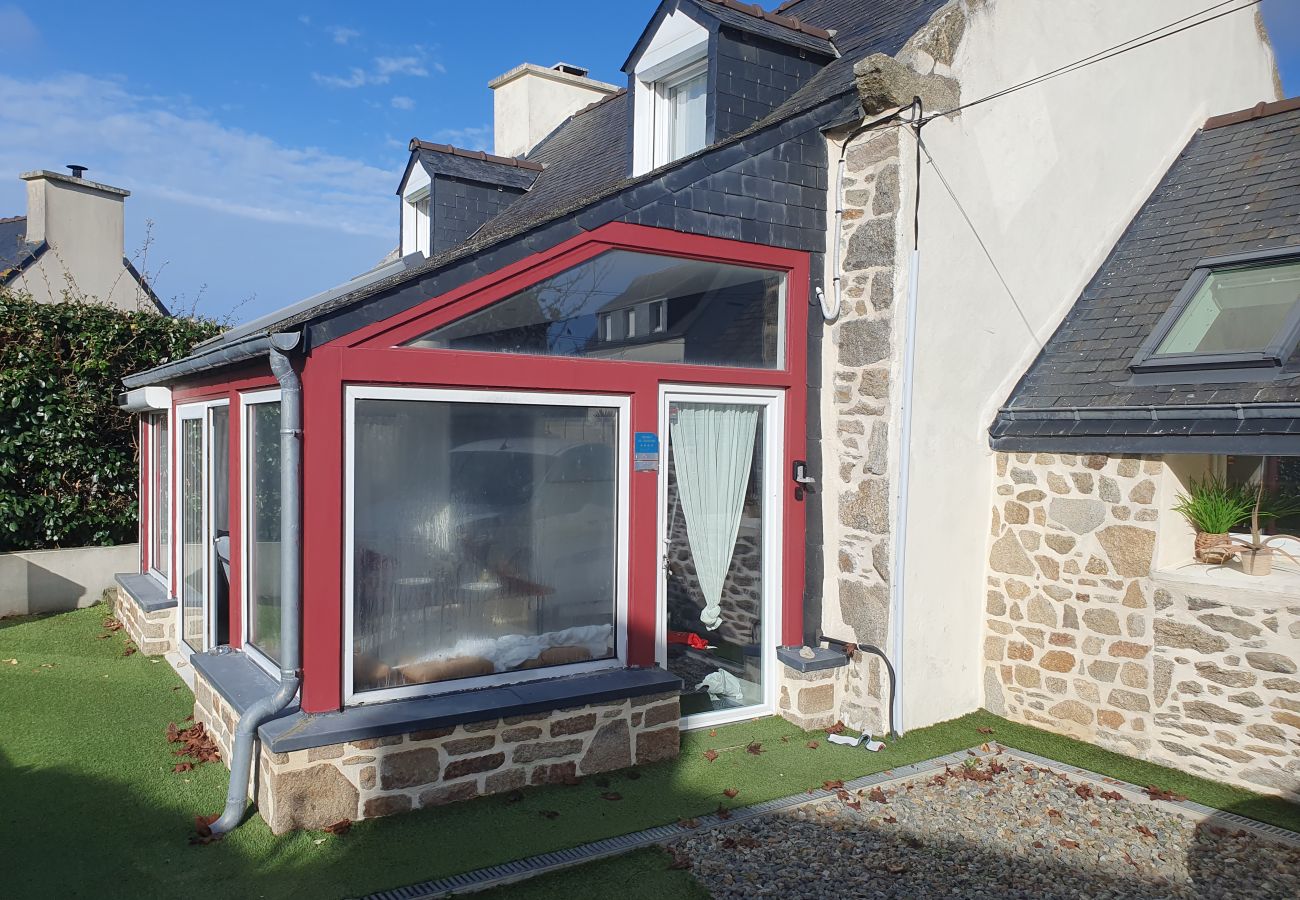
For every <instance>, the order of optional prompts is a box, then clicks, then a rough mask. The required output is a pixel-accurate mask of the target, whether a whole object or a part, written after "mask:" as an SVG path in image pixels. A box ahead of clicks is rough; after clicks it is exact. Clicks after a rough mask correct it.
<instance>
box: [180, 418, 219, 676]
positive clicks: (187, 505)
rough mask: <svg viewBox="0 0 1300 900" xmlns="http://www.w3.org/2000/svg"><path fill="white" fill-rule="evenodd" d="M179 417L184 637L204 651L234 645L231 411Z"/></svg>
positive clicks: (187, 644)
mask: <svg viewBox="0 0 1300 900" xmlns="http://www.w3.org/2000/svg"><path fill="white" fill-rule="evenodd" d="M177 414H178V417H179V419H180V429H179V431H180V433H179V451H180V497H179V500H180V502H179V503H178V504H177V510H178V513H177V516H178V519H179V522H178V531H179V534H180V548H179V553H180V560H179V563H180V583H181V636H182V638H184V640H185V644H186V646H188V647H189V649H191V650H195V651H203V650H206V649H208V648H209V647H213V646H216V645H217V644H219V643H226V642H227V641H228V640H229V635H228V633H227V631H226V630H227V628H228V624H227V623H228V622H229V615H228V612H229V610H228V608H227V607H228V606H229V599H228V598H229V583H230V582H229V565H230V552H229V546H230V537H229V534H230V532H229V518H230V514H229V509H230V506H229V502H230V491H229V484H230V466H229V457H230V454H229V445H230V441H229V425H230V420H229V409H228V407H227V406H226V404H225V402H224V401H222V402H221V403H202V404H194V405H191V406H182V407H180V408H179V409H178V410H177Z"/></svg>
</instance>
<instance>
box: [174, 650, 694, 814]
mask: <svg viewBox="0 0 1300 900" xmlns="http://www.w3.org/2000/svg"><path fill="white" fill-rule="evenodd" d="M194 718H195V721H199V722H203V723H204V724H205V725H206V726H207V727H208V730H209V731H210V732H211V733H212V735H213V739H214V740H215V741H216V742H217V745H218V746H219V747H220V748H221V755H222V758H223V759H225V760H227V763H226V764H227V765H229V759H230V739H231V736H232V735H233V734H234V730H235V726H236V724H237V723H238V717H237V716H236V715H235V713H234V711H233V710H232V709H231V708H230V705H229V703H228V702H227V701H226V700H225V698H224V697H222V696H221V694H220V693H219V692H218V691H216V690H214V689H213V688H212V686H211V685H209V684H208V683H207V682H206V681H205V680H204V678H203V676H202V674H201V673H196V683H195V690H194ZM678 719H679V710H678V702H677V694H675V693H670V694H657V695H652V696H648V697H636V698H633V699H631V700H613V701H609V702H607V703H596V704H591V705H588V706H581V707H573V708H567V709H559V710H553V711H551V712H543V713H533V714H530V715H523V716H511V717H507V718H503V719H491V720H488V721H485V722H472V723H468V724H465V725H457V726H454V727H449V728H437V729H431V730H425V731H414V732H411V733H409V734H398V735H392V736H388V737H379V738H365V739H359V740H355V741H349V742H347V743H341V744H331V745H328V746H324V747H313V748H311V749H309V750H295V751H292V752H290V753H273V752H271V751H270V750H269V749H267V748H265V747H263V748H262V749H261V751H260V753H259V757H258V774H257V783H256V792H257V806H258V811H259V812H260V813H261V815H262V818H263V819H265V820H266V822H267V824H268V825H270V827H271V830H272V831H273V832H275V833H276V834H283V833H284V832H286V831H291V830H293V829H317V828H322V827H324V826H326V825H330V824H333V823H335V822H339V821H341V820H343V819H348V820H352V821H357V820H359V819H372V818H376V817H378V816H388V815H393V814H394V813H400V812H406V811H408V810H411V809H420V808H422V807H426V806H442V805H445V804H448V803H455V802H457V801H460V800H469V799H472V798H474V797H479V796H484V795H487V794H497V793H502V792H504V791H512V790H515V789H517V788H522V787H526V786H528V785H539V784H554V783H564V782H566V781H571V780H572V779H574V778H578V777H582V776H585V775H594V774H597V773H599V772H609V771H612V770H614V769H622V768H627V767H628V766H632V765H642V764H645V763H651V762H658V761H660V760H664V759H671V758H673V757H675V756H677V753H678V737H679V736H678Z"/></svg>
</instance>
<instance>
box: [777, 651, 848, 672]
mask: <svg viewBox="0 0 1300 900" xmlns="http://www.w3.org/2000/svg"><path fill="white" fill-rule="evenodd" d="M801 649H803V648H802V647H777V648H776V658H777V659H779V660H781V662H783V663H784V664H785V665H786V666H788V667H789V668H791V669H794V670H795V671H796V672H820V671H822V670H823V669H838V668H839V667H840V666H847V665H848V664H849V658H848V656H846V655H845V653H844V651H843V650H832V649H831V648H829V647H813V648H811V649H812V652H813V657H812V659H804V658H803V657H802V656H800V655H799V651H800V650H801Z"/></svg>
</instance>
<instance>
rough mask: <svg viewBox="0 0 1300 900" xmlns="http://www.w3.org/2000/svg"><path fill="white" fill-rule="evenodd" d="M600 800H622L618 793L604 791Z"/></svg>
mask: <svg viewBox="0 0 1300 900" xmlns="http://www.w3.org/2000/svg"><path fill="white" fill-rule="evenodd" d="M600 799H602V800H622V799H623V795H622V794H620V793H619V792H618V791H606V792H605V793H603V794H601V795H600Z"/></svg>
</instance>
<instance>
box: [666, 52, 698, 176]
mask: <svg viewBox="0 0 1300 900" xmlns="http://www.w3.org/2000/svg"><path fill="white" fill-rule="evenodd" d="M708 72H709V61H708V60H707V59H701V60H697V61H696V62H693V63H691V64H690V65H688V66H684V67H682V68H681V69H678V70H677V71H675V72H673V73H672V74H671V75H669V76H667V77H666V78H661V79H660V80H658V81H656V82H655V83H654V125H653V127H654V167H655V168H658V167H659V166H666V165H668V164H669V163H670V162H674V161H676V160H678V159H681V158H683V157H686V156H690V155H691V154H692V153H697V152H699V151H700V150H703V149H704V148H705V147H707V146H708V138H707V136H706V137H705V142H704V144H702V145H701V146H699V147H696V148H694V149H692V150H687V151H686V152H684V153H683V154H682V155H681V156H678V155H677V154H676V153H675V152H674V150H673V144H674V143H675V141H674V140H673V138H674V136H675V135H676V125H677V122H676V120H675V119H674V118H673V104H672V95H673V91H675V90H676V89H677V88H679V87H681V86H682V85H683V84H685V83H686V82H688V81H693V80H694V79H696V78H698V77H699V76H701V75H704V76H705V77H706V78H707V76H708ZM705 90H706V92H707V90H708V85H707V84H706V85H705ZM705 121H706V122H707V112H706V119H705Z"/></svg>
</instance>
